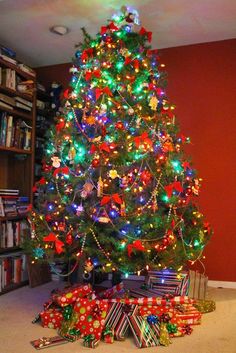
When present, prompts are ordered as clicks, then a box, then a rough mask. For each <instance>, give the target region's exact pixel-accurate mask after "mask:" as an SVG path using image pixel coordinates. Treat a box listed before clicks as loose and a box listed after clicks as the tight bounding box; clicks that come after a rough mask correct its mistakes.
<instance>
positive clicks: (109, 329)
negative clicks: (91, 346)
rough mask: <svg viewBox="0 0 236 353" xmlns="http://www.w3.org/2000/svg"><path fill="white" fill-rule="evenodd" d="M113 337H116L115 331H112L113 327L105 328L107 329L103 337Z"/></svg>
mask: <svg viewBox="0 0 236 353" xmlns="http://www.w3.org/2000/svg"><path fill="white" fill-rule="evenodd" d="M107 335H109V336H113V335H114V331H113V330H112V328H111V326H109V325H107V326H106V327H105V329H104V330H103V336H107Z"/></svg>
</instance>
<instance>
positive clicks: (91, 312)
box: [74, 298, 108, 340]
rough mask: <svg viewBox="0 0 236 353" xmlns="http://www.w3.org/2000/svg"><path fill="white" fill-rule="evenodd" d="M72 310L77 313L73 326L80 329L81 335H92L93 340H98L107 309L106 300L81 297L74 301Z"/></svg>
mask: <svg viewBox="0 0 236 353" xmlns="http://www.w3.org/2000/svg"><path fill="white" fill-rule="evenodd" d="M74 310H75V311H76V312H77V314H78V321H77V323H76V325H75V327H76V329H77V330H80V333H81V337H84V336H88V335H93V336H94V339H95V340H100V339H101V335H102V331H103V328H104V325H105V319H106V315H107V310H108V303H107V300H95V299H86V298H84V299H83V298H81V299H78V300H77V301H76V303H75V305H74Z"/></svg>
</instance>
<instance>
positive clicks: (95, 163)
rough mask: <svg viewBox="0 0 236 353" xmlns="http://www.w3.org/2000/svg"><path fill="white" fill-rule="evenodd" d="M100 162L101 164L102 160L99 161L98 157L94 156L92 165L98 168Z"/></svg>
mask: <svg viewBox="0 0 236 353" xmlns="http://www.w3.org/2000/svg"><path fill="white" fill-rule="evenodd" d="M99 164H100V161H99V159H98V158H94V159H93V160H92V167H93V168H97V167H98V166H99Z"/></svg>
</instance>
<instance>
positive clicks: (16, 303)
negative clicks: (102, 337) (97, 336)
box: [0, 282, 236, 353]
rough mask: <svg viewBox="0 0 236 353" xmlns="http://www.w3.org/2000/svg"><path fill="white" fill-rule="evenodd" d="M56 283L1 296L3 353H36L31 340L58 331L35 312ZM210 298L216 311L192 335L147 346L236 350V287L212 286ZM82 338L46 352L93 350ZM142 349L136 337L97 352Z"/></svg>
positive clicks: (173, 351)
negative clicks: (39, 319)
mask: <svg viewBox="0 0 236 353" xmlns="http://www.w3.org/2000/svg"><path fill="white" fill-rule="evenodd" d="M56 286H57V283H56V282H51V283H48V284H46V285H43V286H40V287H37V288H34V289H31V288H29V287H23V288H20V289H18V290H16V291H14V292H11V293H9V294H6V295H3V296H0V352H1V353H32V352H36V350H35V349H34V348H33V347H32V346H31V345H30V341H31V340H34V339H37V338H39V337H42V336H54V335H56V331H55V330H51V329H45V328H42V327H41V326H40V325H39V324H34V325H33V324H32V323H31V321H32V319H33V318H34V316H35V314H36V313H37V312H38V311H40V310H41V309H42V304H43V303H44V302H45V301H46V300H47V299H48V298H49V294H50V291H51V290H52V289H53V288H55V287H56ZM208 298H209V299H214V300H215V301H216V305H217V309H216V311H215V312H212V313H209V314H204V316H203V320H202V324H201V325H200V326H194V331H193V333H192V335H190V336H185V337H181V338H174V339H173V343H172V345H170V346H169V347H160V346H158V347H154V348H147V351H148V352H149V353H153V352H157V351H159V352H162V353H236V290H233V289H213V288H209V294H208ZM89 349H90V348H85V347H83V346H82V341H81V340H79V341H77V342H75V343H67V344H65V345H61V346H55V347H51V348H47V349H46V350H44V351H42V352H46V351H48V352H49V353H70V352H71V353H79V352H81V351H83V352H85V351H89ZM116 352H119V353H128V352H138V348H137V347H136V346H135V344H134V340H133V338H132V337H130V338H128V339H127V340H126V341H124V342H115V343H114V344H113V345H109V344H105V343H103V342H100V344H99V347H98V348H96V353H116Z"/></svg>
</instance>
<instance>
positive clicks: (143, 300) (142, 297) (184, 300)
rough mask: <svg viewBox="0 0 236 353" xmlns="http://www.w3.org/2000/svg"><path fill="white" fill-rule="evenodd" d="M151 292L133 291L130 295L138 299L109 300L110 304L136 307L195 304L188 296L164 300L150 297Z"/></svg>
mask: <svg viewBox="0 0 236 353" xmlns="http://www.w3.org/2000/svg"><path fill="white" fill-rule="evenodd" d="M151 294H153V293H151V292H150V291H149V290H144V289H131V290H130V295H131V296H137V297H136V298H114V299H109V302H113V303H114V302H121V303H124V304H128V305H129V304H136V305H161V306H165V305H168V306H175V305H177V304H193V303H194V300H193V299H191V298H189V297H187V296H177V297H173V298H171V299H164V298H160V297H156V296H150V295H151Z"/></svg>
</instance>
